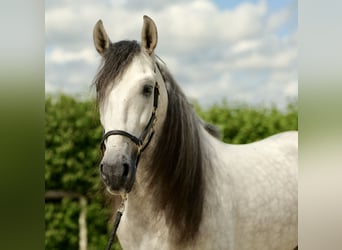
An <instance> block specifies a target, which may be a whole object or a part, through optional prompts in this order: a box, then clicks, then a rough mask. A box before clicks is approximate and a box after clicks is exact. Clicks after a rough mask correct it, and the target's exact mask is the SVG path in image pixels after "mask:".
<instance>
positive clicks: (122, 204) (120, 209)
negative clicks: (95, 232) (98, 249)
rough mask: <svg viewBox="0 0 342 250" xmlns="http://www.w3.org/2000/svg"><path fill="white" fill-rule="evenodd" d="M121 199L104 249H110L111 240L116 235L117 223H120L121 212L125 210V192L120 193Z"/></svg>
mask: <svg viewBox="0 0 342 250" xmlns="http://www.w3.org/2000/svg"><path fill="white" fill-rule="evenodd" d="M121 198H122V201H121V204H120V207H119V208H118V210H117V211H116V216H115V222H114V226H113V230H112V232H111V233H110V237H109V240H108V243H107V246H106V250H110V249H111V248H112V245H113V241H114V238H115V235H116V231H117V230H118V227H119V224H120V220H121V216H122V214H123V212H124V211H125V203H126V201H127V194H123V195H121Z"/></svg>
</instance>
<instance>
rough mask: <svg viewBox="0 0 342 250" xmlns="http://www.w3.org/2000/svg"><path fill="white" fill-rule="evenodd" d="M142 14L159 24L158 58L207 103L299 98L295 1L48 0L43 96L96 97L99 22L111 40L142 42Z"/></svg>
mask: <svg viewBox="0 0 342 250" xmlns="http://www.w3.org/2000/svg"><path fill="white" fill-rule="evenodd" d="M144 14H148V15H149V16H150V17H152V18H153V19H154V21H155V22H156V24H157V27H158V33H159V41H158V46H157V53H158V55H159V56H160V57H161V58H162V59H163V60H164V61H165V62H166V63H167V65H168V67H169V69H170V71H171V72H172V73H173V75H174V77H175V78H176V80H177V81H178V82H179V84H180V85H181V87H182V88H183V90H184V91H185V93H186V94H187V95H188V96H189V97H190V98H192V99H196V100H198V101H199V102H200V103H201V104H202V105H205V106H207V105H211V104H213V103H217V102H220V101H221V100H222V99H226V100H227V101H228V102H229V101H232V102H245V103H249V104H251V105H255V104H256V105H257V104H266V105H271V104H276V105H278V106H279V107H282V106H285V105H286V103H287V101H288V100H289V99H293V98H296V97H297V95H298V77H297V29H298V27H297V1H293V0H284V1H275V0H272V1H266V0H253V1H234V0H233V1H231V0H227V1H223V0H213V1H211V0H172V1H171V0H162V1H160V0H149V1H147V0H131V1H125V0H103V1H100V0H99V1H91V0H83V1H77V0H74V1H71V0H61V1H57V0H49V1H46V18H45V19H46V93H48V94H54V93H61V92H63V93H66V94H72V95H77V96H81V97H85V98H87V97H91V96H93V94H94V93H93V90H91V89H90V87H89V86H90V85H91V82H92V79H93V76H94V75H95V73H96V70H97V67H98V65H99V62H100V57H99V56H98V55H97V53H96V52H95V50H94V47H93V42H92V29H93V26H94V24H95V22H96V21H97V20H98V19H102V20H103V22H104V25H105V28H106V30H107V32H108V33H109V35H110V37H111V40H112V41H117V40H122V39H136V40H139V37H140V29H141V25H142V16H143V15H144ZM183 17H186V18H184V19H183ZM184 25H189V26H190V27H189V28H186V29H184Z"/></svg>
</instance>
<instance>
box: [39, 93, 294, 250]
mask: <svg viewBox="0 0 342 250" xmlns="http://www.w3.org/2000/svg"><path fill="white" fill-rule="evenodd" d="M195 109H196V111H197V113H198V114H199V115H200V116H201V117H202V118H203V119H204V120H206V121H208V122H210V123H213V124H215V125H217V126H218V127H219V128H220V129H221V131H222V134H223V140H224V141H225V142H229V143H248V142H251V141H256V140H259V139H262V138H265V137H267V136H269V135H272V134H275V133H278V132H281V131H285V130H297V103H296V102H293V103H291V104H289V105H288V107H287V109H286V110H284V111H279V110H278V109H277V108H275V107H272V108H264V107H250V106H247V105H234V106H230V105H228V104H227V103H226V102H222V103H221V104H217V105H213V106H212V107H210V108H208V109H203V108H201V107H200V106H199V105H195ZM45 130H46V131H45V133H46V137H45V145H46V146H45V147H46V149H45V189H46V190H64V191H70V192H77V193H80V194H82V195H84V196H86V197H87V200H88V207H87V230H88V249H89V250H92V249H94V250H95V249H96V250H97V249H104V248H105V245H106V242H107V239H108V234H109V231H110V229H111V228H110V225H108V223H107V221H108V219H109V210H108V207H106V206H105V205H104V200H103V195H102V192H101V181H100V179H99V172H98V163H99V160H100V155H99V142H100V140H101V136H102V128H101V126H100V123H99V118H98V113H97V111H96V107H95V103H94V101H79V100H77V99H75V98H72V97H70V96H65V95H61V96H53V97H47V98H46V100H45ZM79 212H80V207H79V203H78V201H77V200H72V199H69V198H64V199H63V200H62V202H54V203H46V204H45V249H48V250H50V249H78V241H79V238H78V237H79V236H78V235H79V228H78V216H79ZM114 249H120V246H119V244H118V243H117V242H116V244H115V246H114Z"/></svg>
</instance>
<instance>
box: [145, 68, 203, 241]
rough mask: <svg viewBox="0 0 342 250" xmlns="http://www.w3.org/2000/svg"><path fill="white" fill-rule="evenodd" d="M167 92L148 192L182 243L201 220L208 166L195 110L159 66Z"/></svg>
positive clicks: (150, 171) (191, 236) (168, 74)
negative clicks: (165, 110)
mask: <svg viewBox="0 0 342 250" xmlns="http://www.w3.org/2000/svg"><path fill="white" fill-rule="evenodd" d="M159 69H161V73H162V75H163V78H164V79H165V81H166V82H167V83H166V86H167V92H168V108H167V115H166V120H165V122H164V124H163V129H162V132H161V134H160V136H159V139H158V140H159V141H158V142H157V146H156V149H155V151H154V153H153V156H152V157H151V161H152V162H151V164H149V167H150V168H149V169H148V170H149V171H148V173H149V175H150V182H149V188H150V190H151V192H152V195H153V197H155V202H156V206H157V209H158V211H159V210H160V211H163V212H164V214H165V218H166V223H167V225H168V226H169V229H170V230H171V233H172V235H174V236H175V237H176V240H178V241H179V242H186V241H188V240H190V239H193V238H194V237H195V236H196V233H197V232H198V230H199V226H200V223H201V220H202V212H203V200H204V191H205V185H204V179H203V175H204V173H203V172H204V170H205V167H206V166H205V165H207V164H208V162H207V160H206V159H207V157H205V153H206V151H205V150H204V149H203V145H202V141H201V138H200V136H201V135H200V126H202V123H201V122H200V120H199V119H198V117H197V115H196V114H195V111H194V110H193V107H192V106H191V105H190V104H189V103H188V101H187V99H186V97H185V95H184V94H183V92H182V91H181V89H180V87H179V86H178V85H177V83H176V81H175V80H174V79H173V77H172V76H171V74H170V73H169V72H168V71H167V69H166V68H164V67H163V66H161V65H159Z"/></svg>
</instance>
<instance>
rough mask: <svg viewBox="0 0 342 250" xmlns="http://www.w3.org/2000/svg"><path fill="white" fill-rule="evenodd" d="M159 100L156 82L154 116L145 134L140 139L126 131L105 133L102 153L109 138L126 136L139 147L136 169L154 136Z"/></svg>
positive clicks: (152, 115)
mask: <svg viewBox="0 0 342 250" xmlns="http://www.w3.org/2000/svg"><path fill="white" fill-rule="evenodd" d="M156 65H157V67H158V69H159V66H158V64H156ZM158 99H159V85H158V82H156V83H155V85H154V98H153V110H152V114H151V117H150V120H149V121H148V123H147V125H146V127H145V129H144V130H143V132H142V133H141V135H140V136H139V138H138V137H136V136H134V135H132V134H130V133H128V132H126V131H124V130H110V131H108V132H107V133H105V134H104V135H103V137H102V141H101V150H102V152H104V150H105V148H106V146H105V143H104V142H105V141H106V139H107V138H108V137H109V136H111V135H121V136H125V137H127V138H128V139H130V140H131V141H132V142H133V143H134V144H135V145H136V146H137V147H138V155H137V160H136V167H137V166H138V162H139V159H140V155H141V153H142V152H143V151H144V150H145V148H146V147H147V146H148V144H149V143H150V141H151V139H152V137H153V135H154V125H155V123H156V121H157V117H156V112H157V108H158Z"/></svg>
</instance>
